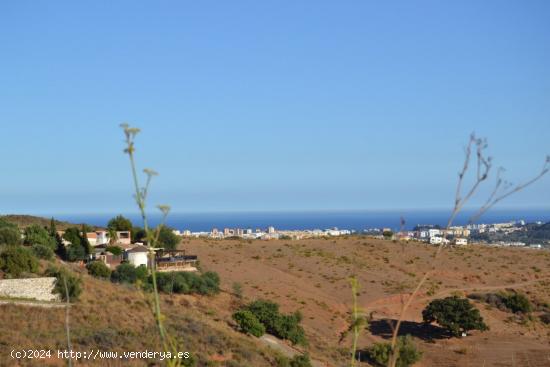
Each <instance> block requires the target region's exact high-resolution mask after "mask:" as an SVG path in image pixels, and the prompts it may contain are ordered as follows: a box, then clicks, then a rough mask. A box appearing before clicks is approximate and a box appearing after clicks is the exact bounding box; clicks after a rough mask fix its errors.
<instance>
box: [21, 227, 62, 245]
mask: <svg viewBox="0 0 550 367" xmlns="http://www.w3.org/2000/svg"><path fill="white" fill-rule="evenodd" d="M23 235H24V236H25V240H24V242H25V244H27V245H43V246H47V247H49V248H51V249H52V250H55V248H56V247H57V243H56V242H55V239H54V238H53V237H52V236H50V233H49V232H48V231H47V230H46V229H45V228H44V227H41V226H39V225H32V226H29V227H27V228H25V231H24V232H23Z"/></svg>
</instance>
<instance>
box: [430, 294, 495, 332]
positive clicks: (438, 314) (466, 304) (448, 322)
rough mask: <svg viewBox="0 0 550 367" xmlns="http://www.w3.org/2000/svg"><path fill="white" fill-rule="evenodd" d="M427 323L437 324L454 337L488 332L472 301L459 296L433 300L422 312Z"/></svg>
mask: <svg viewBox="0 0 550 367" xmlns="http://www.w3.org/2000/svg"><path fill="white" fill-rule="evenodd" d="M422 318H423V319H424V322H426V323H432V322H434V321H435V322H437V323H438V324H439V325H441V326H442V327H444V328H445V329H447V330H448V331H449V332H450V333H451V334H452V335H453V336H460V335H461V333H462V332H467V331H469V330H481V331H485V330H488V327H487V325H486V324H485V323H484V322H483V318H482V317H481V315H480V314H479V310H478V309H476V308H475V307H474V306H473V305H472V304H471V303H470V301H468V299H466V298H460V297H457V296H452V297H446V298H443V299H436V300H433V301H432V302H430V303H429V304H428V306H427V307H426V308H425V309H424V311H422Z"/></svg>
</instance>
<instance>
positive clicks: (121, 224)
mask: <svg viewBox="0 0 550 367" xmlns="http://www.w3.org/2000/svg"><path fill="white" fill-rule="evenodd" d="M107 228H108V229H114V230H115V231H131V230H132V228H133V225H132V222H131V221H130V219H128V218H125V217H123V216H122V215H117V216H116V217H114V218H112V219H111V220H109V223H107Z"/></svg>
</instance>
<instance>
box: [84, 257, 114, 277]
mask: <svg viewBox="0 0 550 367" xmlns="http://www.w3.org/2000/svg"><path fill="white" fill-rule="evenodd" d="M86 269H88V274H90V275H91V276H93V277H96V278H105V279H109V278H110V277H111V269H109V267H108V266H107V265H105V263H103V262H102V261H92V262H89V263H88V264H86Z"/></svg>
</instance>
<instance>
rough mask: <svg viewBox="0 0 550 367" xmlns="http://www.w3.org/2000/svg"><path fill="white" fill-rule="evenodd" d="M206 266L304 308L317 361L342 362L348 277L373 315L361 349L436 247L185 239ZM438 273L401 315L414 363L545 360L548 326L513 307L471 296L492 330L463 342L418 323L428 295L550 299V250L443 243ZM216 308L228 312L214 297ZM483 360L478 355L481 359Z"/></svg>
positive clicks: (227, 282) (251, 291) (378, 334)
mask: <svg viewBox="0 0 550 367" xmlns="http://www.w3.org/2000/svg"><path fill="white" fill-rule="evenodd" d="M184 248H185V249H187V250H188V251H189V253H193V254H197V255H198V256H199V258H200V259H201V264H202V266H203V268H206V269H209V270H214V271H216V272H218V273H219V274H220V276H221V279H222V286H223V287H224V288H225V289H228V290H230V289H231V288H232V286H233V283H234V282H237V283H239V284H241V285H242V287H243V292H244V295H245V298H247V299H256V298H266V299H271V300H274V301H276V302H278V303H280V304H281V305H282V308H283V310H285V311H289V312H290V311H292V310H295V309H300V310H301V312H302V313H303V315H304V321H303V323H304V327H305V330H306V334H307V336H308V339H309V340H310V349H311V352H312V355H313V356H314V357H315V358H319V359H322V360H325V361H327V362H329V363H330V365H333V366H344V365H346V361H347V351H348V349H349V345H350V342H349V340H346V341H344V342H343V343H339V342H338V339H339V337H340V333H341V332H342V331H343V330H345V329H346V327H347V325H348V320H349V310H350V305H351V290H350V286H349V282H348V278H349V277H350V276H351V275H352V274H356V275H357V276H358V279H359V281H360V284H361V291H360V297H359V301H360V305H361V306H362V307H363V308H364V309H365V311H366V313H370V312H373V316H374V322H373V323H372V325H371V331H370V332H368V333H364V335H363V337H362V338H361V340H360V347H362V348H364V347H367V346H369V345H371V344H372V343H373V342H377V341H382V340H384V339H387V338H388V337H389V333H390V327H389V325H388V324H387V322H386V320H387V319H394V318H396V315H397V314H398V311H399V310H400V307H401V302H402V300H404V299H405V297H406V293H407V292H408V291H409V290H410V289H412V287H413V285H414V284H416V282H418V279H419V277H421V275H422V274H423V272H424V271H426V270H427V269H429V262H430V260H431V256H432V255H433V253H434V251H435V249H434V247H432V246H429V245H424V244H420V243H413V242H411V243H408V244H405V243H404V244H400V243H393V242H392V241H384V240H374V239H369V238H362V237H350V238H347V239H346V238H340V239H310V240H301V241H239V240H223V241H214V240H201V239H192V240H189V241H188V242H187V243H185V244H184ZM444 251H445V252H444V253H443V256H442V257H441V259H440V262H439V263H438V265H437V267H436V271H435V273H434V275H433V276H432V277H431V280H430V281H429V282H428V283H427V286H426V287H425V288H424V289H423V290H422V292H421V296H420V297H419V299H418V300H417V301H416V302H415V303H413V306H412V307H411V309H410V310H409V312H408V313H407V315H406V320H407V322H406V323H405V324H404V327H403V331H404V332H406V333H411V334H412V335H413V336H414V337H415V340H416V342H417V344H418V345H419V346H420V348H421V349H422V350H423V351H424V358H423V359H422V361H421V362H420V363H419V364H418V365H419V366H468V365H485V366H528V365H529V366H547V365H548V360H547V351H548V349H549V348H550V328H549V327H548V326H545V325H543V324H542V323H541V322H537V321H533V322H530V321H528V322H524V321H522V322H518V321H514V320H513V319H514V317H513V315H512V314H510V313H507V312H503V311H500V310H498V309H491V308H490V307H488V305H485V304H482V303H479V302H476V306H477V308H479V309H480V311H481V314H482V315H483V317H484V318H485V321H486V322H487V323H488V324H489V326H490V328H491V330H490V331H488V332H484V333H480V332H474V333H473V335H471V336H468V337H466V338H461V339H456V338H455V339H449V338H446V337H444V336H442V335H441V334H442V333H441V331H440V330H439V329H438V328H436V327H434V328H426V327H424V326H423V324H422V323H421V310H422V309H423V307H424V306H425V305H426V304H427V303H428V301H429V300H431V299H434V298H441V297H444V296H448V295H450V294H451V293H453V292H458V293H460V294H462V295H465V294H468V293H472V292H482V291H484V292H497V291H499V290H505V289H513V290H517V291H520V292H525V293H526V294H527V295H528V297H529V298H530V299H531V300H532V301H535V302H538V303H539V304H541V305H544V304H546V306H544V307H548V304H550V252H547V251H536V250H527V249H506V248H490V247H484V246H475V245H472V246H468V247H465V248H457V249H446V250H444ZM212 307H216V309H217V310H218V312H219V313H220V314H223V315H224V316H225V317H228V314H229V310H227V308H226V305H225V304H224V303H223V302H222V301H220V300H216V302H212ZM481 361H482V362H481Z"/></svg>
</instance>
